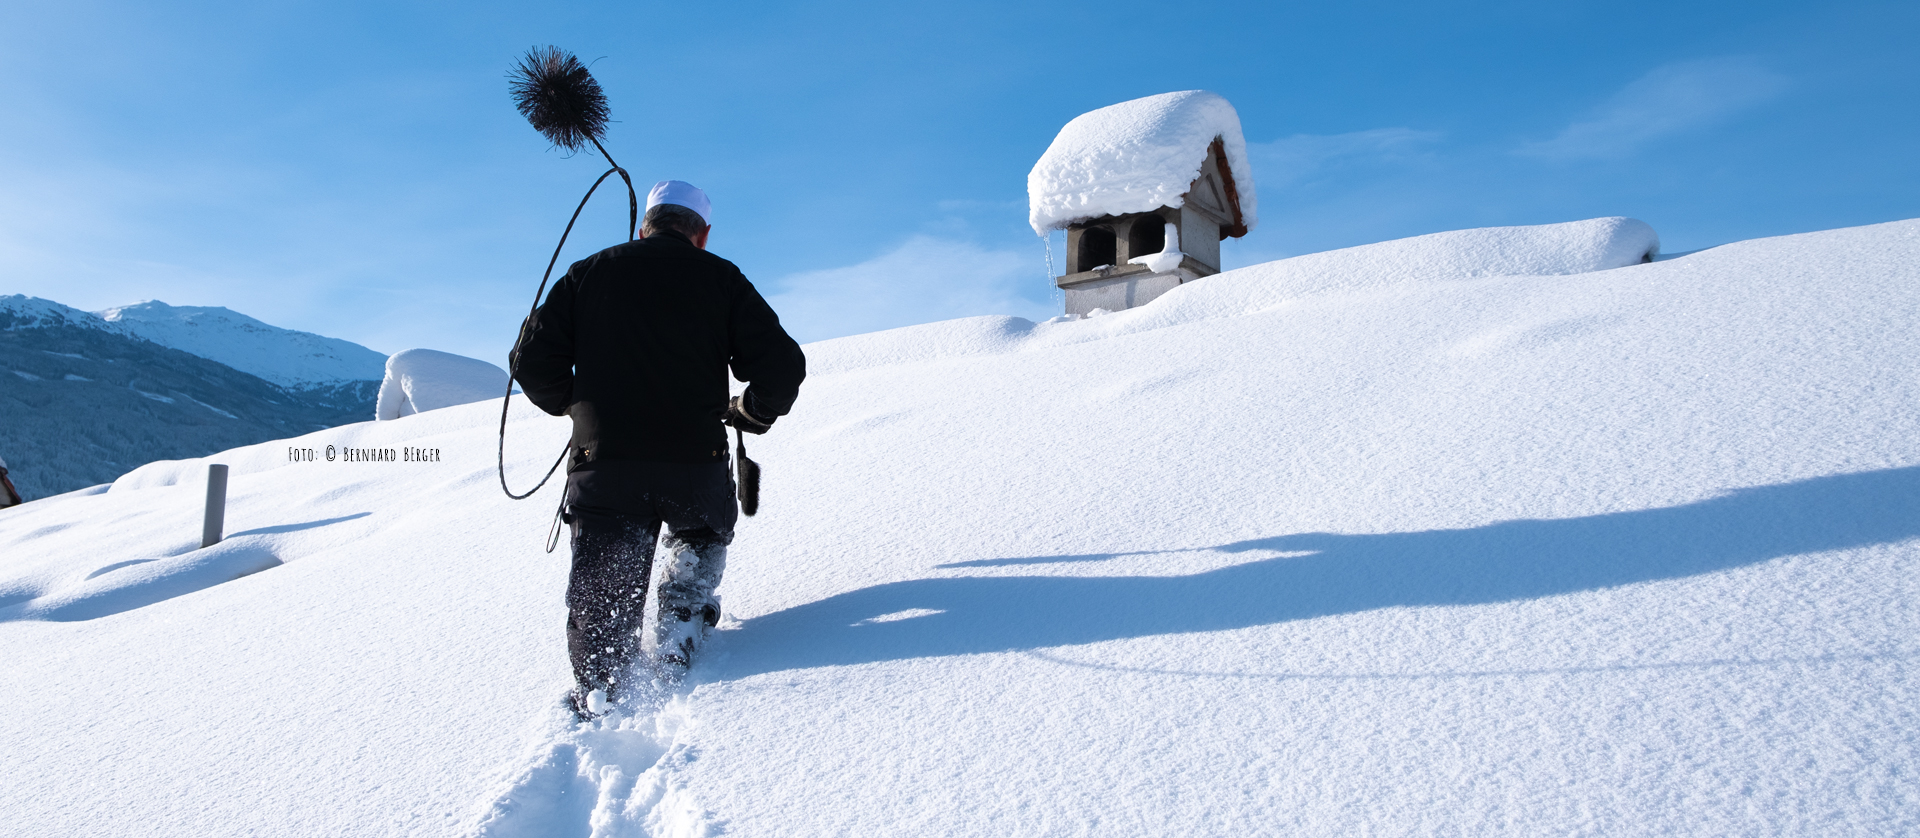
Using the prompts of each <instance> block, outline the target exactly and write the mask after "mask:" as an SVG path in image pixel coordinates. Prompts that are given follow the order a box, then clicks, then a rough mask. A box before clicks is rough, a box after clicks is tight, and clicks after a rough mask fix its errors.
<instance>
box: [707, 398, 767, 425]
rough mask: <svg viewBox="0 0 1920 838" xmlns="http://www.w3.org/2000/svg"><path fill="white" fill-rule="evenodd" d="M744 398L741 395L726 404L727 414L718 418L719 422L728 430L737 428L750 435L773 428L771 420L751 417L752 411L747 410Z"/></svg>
mask: <svg viewBox="0 0 1920 838" xmlns="http://www.w3.org/2000/svg"><path fill="white" fill-rule="evenodd" d="M746 398H747V397H746V396H745V395H744V394H742V395H738V396H734V397H733V401H730V402H727V412H726V414H725V415H723V416H721V417H720V421H721V422H722V423H724V424H725V425H726V426H727V427H729V428H739V429H740V430H742V431H745V432H747V433H750V434H764V433H766V432H767V429H768V428H771V427H773V420H772V419H761V418H760V417H758V416H755V415H753V411H751V410H748V409H747V405H746Z"/></svg>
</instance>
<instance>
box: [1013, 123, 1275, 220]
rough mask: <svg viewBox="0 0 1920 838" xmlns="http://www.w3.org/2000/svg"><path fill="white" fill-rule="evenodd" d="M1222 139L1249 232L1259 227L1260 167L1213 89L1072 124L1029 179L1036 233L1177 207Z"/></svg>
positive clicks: (1029, 208) (1029, 207)
mask: <svg viewBox="0 0 1920 838" xmlns="http://www.w3.org/2000/svg"><path fill="white" fill-rule="evenodd" d="M1215 138H1219V139H1220V140H1221V141H1222V142H1223V144H1224V145H1225V147H1226V152H1227V164H1228V167H1229V168H1231V169H1232V170H1233V181H1234V188H1235V189H1237V190H1238V191H1239V193H1240V213H1241V217H1242V220H1243V221H1244V223H1245V224H1246V225H1247V229H1249V230H1251V229H1253V227H1254V225H1255V224H1256V223H1257V222H1258V218H1257V213H1256V212H1255V210H1256V209H1257V208H1256V206H1255V204H1256V200H1255V196H1254V191H1253V167H1252V165H1251V164H1249V163H1248V162H1247V140H1246V137H1244V136H1242V135H1241V133H1240V114H1239V113H1238V112H1236V111H1235V110H1234V109H1233V105H1232V104H1230V103H1228V102H1227V100H1226V99H1225V98H1223V97H1221V96H1220V94H1218V93H1213V92H1210V91H1206V90H1183V91H1180V92H1178V93H1162V94H1159V95H1157V96H1148V97H1146V98H1143V99H1135V100H1133V101H1130V102H1121V103H1120V104H1118V105H1109V106H1107V107H1104V108H1101V109H1099V110H1097V111H1090V112H1087V113H1083V114H1081V115H1079V116H1076V117H1074V118H1073V120H1072V121H1071V122H1068V123H1067V125H1066V127H1065V128H1062V129H1060V134H1059V135H1058V136H1056V137H1054V138H1053V144H1052V145H1049V146H1047V151H1046V153H1045V154H1042V155H1040V162H1038V163H1035V164H1034V165H1033V171H1031V172H1029V173H1027V220H1028V223H1030V224H1032V225H1033V230H1034V232H1036V233H1039V234H1041V235H1045V234H1046V233H1047V232H1048V231H1050V230H1059V229H1063V228H1065V227H1066V226H1067V225H1068V224H1072V223H1074V222H1076V221H1082V220H1085V219H1088V218H1098V217H1100V216H1103V215H1122V214H1125V213H1130V212H1147V211H1150V210H1153V209H1156V208H1159V207H1163V206H1165V207H1177V206H1180V205H1181V204H1182V203H1183V202H1184V200H1185V199H1184V198H1182V196H1183V195H1185V194H1186V192H1187V188H1188V187H1189V186H1191V185H1192V184H1193V179H1194V178H1196V177H1199V176H1200V167H1201V165H1202V164H1204V163H1205V162H1206V159H1207V150H1208V148H1209V147H1210V146H1211V145H1212V144H1213V141H1214V139H1215Z"/></svg>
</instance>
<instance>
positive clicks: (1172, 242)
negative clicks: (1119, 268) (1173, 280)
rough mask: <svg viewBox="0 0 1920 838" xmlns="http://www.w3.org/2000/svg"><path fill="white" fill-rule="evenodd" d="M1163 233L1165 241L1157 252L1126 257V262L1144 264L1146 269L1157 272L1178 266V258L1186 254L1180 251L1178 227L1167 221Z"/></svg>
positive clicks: (1161, 272) (1164, 271)
mask: <svg viewBox="0 0 1920 838" xmlns="http://www.w3.org/2000/svg"><path fill="white" fill-rule="evenodd" d="M1165 235H1166V239H1167V243H1166V244H1165V245H1162V246H1161V248H1160V252H1159V253H1149V254H1147V255H1145V256H1135V257H1133V258H1132V259H1128V260H1127V264H1129V265H1146V266H1147V270H1150V271H1153V272H1154V273H1157V274H1163V273H1167V272H1169V271H1172V270H1173V269H1174V268H1177V267H1180V260H1182V259H1185V258H1187V254H1185V253H1181V252H1180V228H1179V227H1176V226H1174V225H1173V223H1172V222H1168V223H1167V230H1166V233H1165Z"/></svg>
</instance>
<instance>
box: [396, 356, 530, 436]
mask: <svg viewBox="0 0 1920 838" xmlns="http://www.w3.org/2000/svg"><path fill="white" fill-rule="evenodd" d="M506 392H507V371H506V370H503V369H501V368H499V367H496V366H494V365H492V364H489V363H487V362H486V361H482V360H480V359H478V358H468V357H466V356H465V355H455V354H453V353H451V352H441V351H439V350H435V349H407V350H403V351H400V352H395V353H393V355H392V356H391V357H389V358H387V371H386V377H384V378H382V379H381V380H380V398H379V401H378V402H377V403H376V404H375V405H374V409H373V416H374V418H375V419H381V420H385V419H398V418H400V417H402V416H412V415H414V414H416V413H423V412H426V411H429V410H439V409H440V408H443V407H452V406H454V405H459V404H472V403H474V402H477V401H483V400H486V399H497V398H500V396H502V395H503V394H505V393H506Z"/></svg>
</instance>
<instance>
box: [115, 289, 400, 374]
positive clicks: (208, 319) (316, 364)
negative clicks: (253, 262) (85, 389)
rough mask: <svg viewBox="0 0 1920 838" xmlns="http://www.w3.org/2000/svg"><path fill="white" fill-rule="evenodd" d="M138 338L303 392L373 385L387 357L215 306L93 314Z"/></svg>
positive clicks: (155, 305) (148, 306) (140, 306)
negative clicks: (348, 384) (331, 386)
mask: <svg viewBox="0 0 1920 838" xmlns="http://www.w3.org/2000/svg"><path fill="white" fill-rule="evenodd" d="M95 314H96V315H98V316H99V317H100V318H101V319H102V320H105V321H106V322H108V323H115V324H119V325H120V326H122V327H124V328H125V329H127V331H128V332H129V333H131V334H133V335H136V336H138V337H142V338H146V339H147V340H150V341H153V342H154V343H157V344H160V345H161V346H167V347H172V348H174V349H178V350H180V351H182V352H188V353H191V354H194V355H198V356H200V357H202V358H207V359H210V360H214V361H219V362H220V363H222V364H226V365H227V366H229V367H233V368H234V369H237V370H239V371H241V372H244V373H248V374H251V375H256V376H259V377H261V378H264V379H266V380H268V381H271V382H273V383H275V384H278V385H280V386H282V387H290V388H294V389H304V388H308V387H315V386H322V385H328V384H338V383H341V382H345V381H377V380H379V379H380V374H381V370H382V369H383V368H384V366H385V364H386V361H387V359H386V356H384V355H381V354H380V353H378V352H375V351H373V350H371V349H368V348H366V347H364V346H361V345H360V344H357V343H353V342H351V341H345V340H341V339H339V338H330V337H324V336H321V335H316V334H313V333H311V332H297V331H294V330H292V329H282V328H280V327H278V326H273V325H269V324H267V323H262V322H260V321H259V320H255V319H253V318H251V317H248V316H246V315H244V314H241V313H239V312H237V311H233V310H231V309H227V308H222V307H218V306H170V305H167V304H166V303H163V302H160V301H159V300H147V301H145V302H140V303H134V304H133V305H128V306H120V307H118V308H110V309H107V310H105V311H99V312H95Z"/></svg>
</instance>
